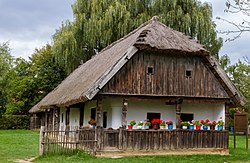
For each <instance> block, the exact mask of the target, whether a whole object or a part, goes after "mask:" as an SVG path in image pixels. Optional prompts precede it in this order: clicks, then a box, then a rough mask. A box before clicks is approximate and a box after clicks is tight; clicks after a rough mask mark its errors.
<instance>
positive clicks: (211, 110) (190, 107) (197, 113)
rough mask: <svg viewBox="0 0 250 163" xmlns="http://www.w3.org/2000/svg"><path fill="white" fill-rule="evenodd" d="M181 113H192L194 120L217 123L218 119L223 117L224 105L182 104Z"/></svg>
mask: <svg viewBox="0 0 250 163" xmlns="http://www.w3.org/2000/svg"><path fill="white" fill-rule="evenodd" d="M181 112H182V113H193V114H194V120H201V119H203V120H206V119H209V120H210V121H214V120H215V121H218V120H219V119H220V117H223V118H224V116H225V105H224V104H209V103H206V104H196V103H193V104H190V103H189V104H187V103H183V104H182V107H181ZM223 121H224V119H223Z"/></svg>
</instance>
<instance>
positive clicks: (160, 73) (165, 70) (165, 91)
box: [100, 52, 229, 98]
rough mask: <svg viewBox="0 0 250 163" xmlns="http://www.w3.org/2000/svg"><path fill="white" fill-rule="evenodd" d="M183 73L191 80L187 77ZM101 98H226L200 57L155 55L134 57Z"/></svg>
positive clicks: (110, 83)
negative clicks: (130, 96) (115, 95)
mask: <svg viewBox="0 0 250 163" xmlns="http://www.w3.org/2000/svg"><path fill="white" fill-rule="evenodd" d="M148 67H152V68H153V73H152V74H148V72H147V71H148ZM186 70H190V71H191V74H192V75H191V77H186ZM100 94H118V95H119V94H120V95H151V96H153V95H157V96H185V97H204V98H229V97H228V95H227V93H226V92H225V91H224V89H223V87H222V86H221V85H220V83H219V82H218V81H217V79H216V78H215V76H214V74H213V73H212V72H211V71H210V70H209V69H208V68H207V67H206V66H205V65H204V64H203V61H202V59H201V58H200V57H198V56H188V57H187V56H180V55H169V54H159V53H158V54H157V53H154V52H151V53H149V52H139V53H137V54H135V55H134V56H133V57H132V58H131V59H130V60H129V61H128V63H127V64H126V65H124V67H122V68H121V70H119V72H118V73H117V74H116V75H115V76H114V77H113V78H112V79H111V80H110V81H109V82H108V83H107V84H106V85H105V86H104V88H103V89H102V90H101V92H100Z"/></svg>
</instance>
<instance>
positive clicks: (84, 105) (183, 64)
mask: <svg viewBox="0 0 250 163" xmlns="http://www.w3.org/2000/svg"><path fill="white" fill-rule="evenodd" d="M245 103H246V99H245V98H244V97H243V95H242V94H241V93H240V92H239V91H238V90H237V89H236V87H235V86H234V85H233V83H232V82H231V81H230V79H229V78H228V76H227V75H226V73H225V72H224V71H223V69H222V68H221V67H220V65H219V64H218V62H217V61H216V59H214V57H213V56H212V55H211V54H210V53H209V52H208V51H207V50H206V49H205V48H204V47H203V46H202V45H200V44H199V43H197V42H196V41H195V40H192V39H191V38H190V37H188V36H185V35H184V34H183V33H180V32H178V31H175V30H173V29H171V28H169V27H167V26H165V25H164V24H162V23H160V22H159V21H158V18H157V17H153V18H152V19H151V20H149V21H148V22H146V23H144V24H142V25H141V26H140V27H139V28H137V29H135V30H134V31H132V32H131V33H129V34H128V35H126V36H124V37H123V38H121V39H120V40H118V41H116V42H114V43H112V44H111V45H109V46H108V47H106V48H105V49H103V50H102V51H101V52H100V53H99V54H97V55H95V56H94V57H93V58H92V59H90V60H89V61H87V62H86V63H84V64H83V65H81V66H79V68H77V69H76V70H75V71H74V72H72V73H71V74H70V75H69V76H68V77H67V78H66V79H65V80H64V81H63V82H62V83H61V84H60V85H58V87H57V88H55V89H54V90H53V91H52V92H50V93H49V94H48V95H47V96H46V97H45V98H44V99H42V101H41V102H40V103H39V104H38V106H36V107H39V108H42V109H46V110H47V112H48V111H50V112H52V114H51V115H52V118H51V119H52V120H51V121H52V124H54V122H55V121H56V122H59V123H60V125H59V126H60V127H59V126H58V127H56V129H59V130H65V126H67V125H68V126H70V127H71V129H72V128H73V127H75V126H77V127H79V126H86V125H88V121H89V120H90V119H95V120H96V121H97V128H98V129H100V131H98V132H99V136H96V137H95V138H96V139H97V140H96V141H97V149H99V150H100V151H101V150H104V149H105V147H106V146H108V145H110V144H109V143H105V140H104V139H105V136H104V138H103V137H102V138H100V135H101V134H102V133H104V132H105V131H106V130H105V129H103V128H112V129H114V130H110V131H109V132H111V131H112V132H113V133H117V135H116V136H115V137H116V138H117V139H119V140H117V141H116V142H117V145H115V146H116V147H117V148H118V149H122V150H126V149H133V150H135V149H138V150H141V149H148V148H149V149H169V148H171V147H172V148H175V149H176V148H177V149H178V148H182V147H185V148H186V147H187V148H223V149H226V150H227V149H228V131H227V130H228V110H229V108H230V107H236V106H237V107H241V106H243V105H245ZM55 110H56V113H55V112H54V111H55ZM48 117H49V116H47V119H48ZM55 117H58V118H59V120H58V118H57V119H56V118H55ZM220 117H222V119H223V121H225V128H224V129H225V130H224V131H221V133H222V134H221V133H220V132H219V131H214V132H212V131H211V132H210V131H200V133H195V132H196V131H183V130H181V129H179V128H180V120H181V119H182V120H192V119H195V120H200V119H210V120H219V118H220ZM153 118H160V119H163V120H166V121H168V120H172V121H173V122H174V129H176V130H173V131H167V130H166V131H164V132H163V131H159V132H163V133H157V134H158V136H159V134H160V135H161V134H163V135H161V136H160V137H161V139H162V140H161V143H159V142H158V145H157V143H155V142H153V144H154V145H153V147H152V148H151V146H150V140H151V138H152V137H151V136H153V135H151V136H149V137H151V138H150V140H148V137H147V136H145V135H144V136H142V135H137V136H135V135H134V136H132V137H131V132H133V131H128V130H126V126H127V125H128V124H129V122H130V121H131V120H136V121H137V122H138V121H143V120H145V119H153ZM51 121H45V124H46V126H49V124H51ZM52 126H55V125H52ZM118 128H120V130H119V132H118V131H117V130H115V129H118ZM54 129H55V128H54ZM89 130H91V129H89ZM96 131H97V130H96ZM116 131H117V132H116ZM149 131H151V130H148V132H149ZM86 132H87V130H86ZM134 132H135V133H134V134H136V132H137V130H134ZM142 132H144V131H142V130H141V131H140V134H142ZM145 132H146V131H145ZM152 132H156V131H152ZM172 132H173V133H172ZM179 132H180V133H181V134H180V133H179ZM202 132H203V133H204V135H203V136H202V138H201V137H199V134H202ZM107 133H108V131H107ZM125 133H126V134H125ZM207 133H208V135H207ZM209 133H210V134H211V135H210V136H211V137H209ZM213 133H216V134H217V137H216V138H214V135H213ZM148 134H150V133H148ZM164 134H165V136H164ZM169 134H170V135H169ZM171 134H172V135H171ZM179 134H180V135H181V136H180V135H179ZM183 134H184V135H183ZM185 134H187V135H186V137H187V138H189V136H190V139H189V140H190V141H191V142H192V141H193V144H191V145H190V144H186V145H184V144H185V140H183V138H184V137H185ZM195 134H198V135H196V136H195ZM129 135H130V138H129ZM166 135H168V136H167V137H168V138H167V137H166ZM178 135H179V136H178ZM154 136H156V137H157V135H154ZM98 137H99V138H100V139H98ZM137 137H140V138H138V139H137ZM162 137H163V138H162ZM164 137H165V138H164ZM170 137H171V138H170ZM196 138H197V139H196ZM217 138H218V139H217ZM143 139H147V140H148V141H149V144H148V145H147V144H146V145H145V144H144V145H145V146H144V145H142V144H143V143H141V141H143ZM170 139H171V140H172V141H175V142H174V144H172V145H171V143H170V142H169V141H168V140H170ZM113 140H114V139H113ZM125 140H126V141H125ZM202 140H203V142H202ZM204 140H206V141H207V142H206V143H205V144H202V143H204ZM216 140H217V141H216ZM219 140H220V141H222V142H219ZM102 141H104V142H102ZM129 141H130V142H131V143H128V142H129ZM124 142H126V144H124ZM138 143H139V145H138ZM151 143H152V142H151ZM164 143H165V145H164ZM167 143H169V144H168V145H166V144H167ZM183 143H184V144H183ZM131 144H132V145H131ZM160 144H161V145H160ZM151 145H152V144H151ZM144 147H145V148H144ZM147 147H148V148H147Z"/></svg>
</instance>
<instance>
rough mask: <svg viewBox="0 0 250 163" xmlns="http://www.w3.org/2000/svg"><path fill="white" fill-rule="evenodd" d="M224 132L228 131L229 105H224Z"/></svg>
mask: <svg viewBox="0 0 250 163" xmlns="http://www.w3.org/2000/svg"><path fill="white" fill-rule="evenodd" d="M225 130H227V131H228V130H229V105H228V104H227V103H226V104H225Z"/></svg>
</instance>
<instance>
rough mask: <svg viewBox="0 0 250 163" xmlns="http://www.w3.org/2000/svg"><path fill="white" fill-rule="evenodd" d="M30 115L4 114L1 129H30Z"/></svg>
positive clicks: (0, 119)
mask: <svg viewBox="0 0 250 163" xmlns="http://www.w3.org/2000/svg"><path fill="white" fill-rule="evenodd" d="M29 126H30V117H29V116H27V115H3V116H2V117H1V118H0V129H29Z"/></svg>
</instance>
